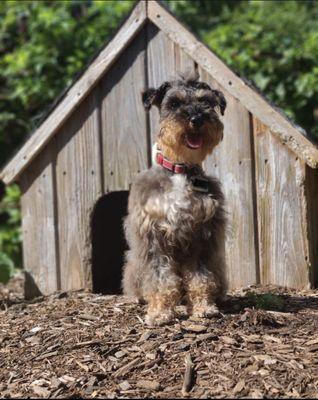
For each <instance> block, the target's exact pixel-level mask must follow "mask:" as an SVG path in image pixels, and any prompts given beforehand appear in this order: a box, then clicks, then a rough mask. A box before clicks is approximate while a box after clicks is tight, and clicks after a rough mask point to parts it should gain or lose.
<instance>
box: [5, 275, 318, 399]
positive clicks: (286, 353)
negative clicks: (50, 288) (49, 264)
mask: <svg viewBox="0 0 318 400" xmlns="http://www.w3.org/2000/svg"><path fill="white" fill-rule="evenodd" d="M22 284H23V281H22V278H15V279H14V280H12V281H11V282H10V283H9V284H8V285H7V286H1V287H0V314H1V316H0V318H1V325H0V397H4V398H10V397H11V398H14V397H23V398H26V397H32V398H65V397H68V398H70V397H73V398H77V397H84V398H98V397H106V398H149V397H150V398H187V397H189V398H207V397H214V398H225V397H227V398H228V397H231V398H233V397H236V398H238V397H252V398H263V397H266V398H290V397H292V398H318V291H303V292H296V291H291V290H286V289H285V290H284V289H282V288H271V287H256V286H255V287H249V288H247V289H246V290H241V291H237V292H235V293H232V294H231V295H230V296H229V298H228V300H227V301H226V302H225V303H224V304H223V305H222V308H221V311H222V314H221V315H220V316H219V317H218V318H214V319H212V320H210V321H207V320H204V319H200V320H189V319H187V318H186V315H185V312H184V308H183V307H182V306H180V307H179V310H178V311H179V315H178V318H177V319H176V320H175V322H174V323H172V324H170V325H168V326H165V327H158V328H148V327H146V326H145V325H144V324H143V317H144V313H145V307H144V306H142V305H138V304H135V303H132V302H130V301H129V299H128V298H125V297H123V296H102V295H98V294H92V293H90V292H87V291H76V292H68V293H65V292H61V293H56V294H54V295H51V296H48V297H39V298H37V299H34V300H33V301H24V300H23V295H22Z"/></svg>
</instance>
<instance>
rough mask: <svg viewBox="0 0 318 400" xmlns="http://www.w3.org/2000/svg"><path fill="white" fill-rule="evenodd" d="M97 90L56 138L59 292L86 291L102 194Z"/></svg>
mask: <svg viewBox="0 0 318 400" xmlns="http://www.w3.org/2000/svg"><path fill="white" fill-rule="evenodd" d="M98 101H99V99H98V91H97V90H96V89H95V91H94V92H92V93H91V94H90V95H89V96H88V97H87V98H86V99H85V100H84V102H83V103H81V104H80V106H79V108H78V109H77V110H76V111H75V112H74V114H73V115H72V116H71V118H70V119H69V120H68V121H67V122H66V124H65V125H64V126H63V128H62V130H61V132H59V134H58V136H56V138H55V139H56V144H57V152H58V154H57V163H56V184H57V200H58V204H57V205H58V230H59V255H60V265H61V288H62V290H71V289H80V288H84V287H88V288H90V287H91V285H92V277H91V252H92V249H91V246H92V245H91V226H90V219H91V213H92V211H93V208H94V206H95V203H96V201H97V199H98V198H99V197H100V196H101V194H102V189H101V188H102V179H101V159H100V154H101V153H100V144H99V143H100V142H99V127H100V125H99V108H98Z"/></svg>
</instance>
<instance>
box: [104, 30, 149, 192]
mask: <svg viewBox="0 0 318 400" xmlns="http://www.w3.org/2000/svg"><path fill="white" fill-rule="evenodd" d="M145 47H146V38H145V31H144V30H142V31H141V32H140V33H139V35H138V36H137V37H136V38H135V40H134V41H133V42H132V43H131V45H130V46H129V47H128V48H127V49H126V51H125V53H124V54H123V55H122V56H121V57H120V58H119V59H118V60H117V62H116V64H115V65H114V66H113V67H112V68H111V69H110V71H109V72H108V74H107V76H106V77H105V78H104V80H103V81H102V82H101V88H102V90H101V92H102V104H101V119H102V141H103V153H104V156H103V158H104V179H105V181H104V185H105V191H106V192H109V191H113V190H128V189H129V185H130V183H131V181H132V179H133V177H134V176H135V174H137V173H138V172H139V171H140V170H143V169H145V168H147V165H148V156H147V151H148V148H147V124H146V113H145V110H144V107H143V104H142V99H141V93H142V91H143V90H145Z"/></svg>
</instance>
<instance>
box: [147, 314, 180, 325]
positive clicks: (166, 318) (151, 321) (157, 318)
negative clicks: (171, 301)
mask: <svg viewBox="0 0 318 400" xmlns="http://www.w3.org/2000/svg"><path fill="white" fill-rule="evenodd" d="M174 317H175V313H174V311H172V310H163V311H160V312H152V313H148V314H147V315H146V318H145V323H146V324H147V325H148V326H160V325H166V324H168V323H169V322H171V321H172V320H173V319H174Z"/></svg>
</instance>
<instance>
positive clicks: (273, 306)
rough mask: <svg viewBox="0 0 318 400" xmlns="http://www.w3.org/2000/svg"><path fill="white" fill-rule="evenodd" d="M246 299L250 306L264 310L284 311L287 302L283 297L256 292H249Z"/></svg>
mask: <svg viewBox="0 0 318 400" xmlns="http://www.w3.org/2000/svg"><path fill="white" fill-rule="evenodd" d="M246 299H247V301H248V304H249V305H250V306H253V307H255V308H257V309H262V310H278V311H279V310H280V311H282V310H284V308H285V301H284V299H283V298H282V297H280V296H278V295H276V294H274V293H264V294H257V293H255V292H247V293H246Z"/></svg>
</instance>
